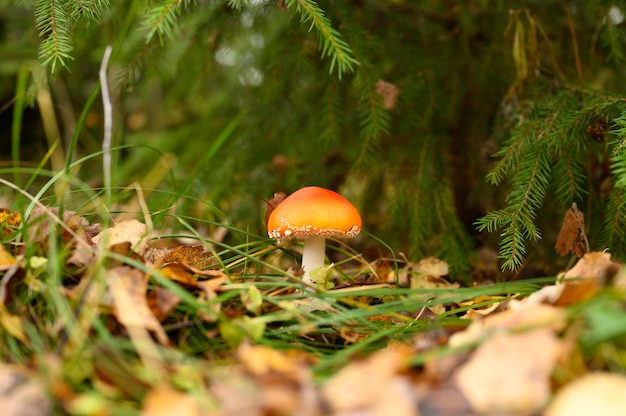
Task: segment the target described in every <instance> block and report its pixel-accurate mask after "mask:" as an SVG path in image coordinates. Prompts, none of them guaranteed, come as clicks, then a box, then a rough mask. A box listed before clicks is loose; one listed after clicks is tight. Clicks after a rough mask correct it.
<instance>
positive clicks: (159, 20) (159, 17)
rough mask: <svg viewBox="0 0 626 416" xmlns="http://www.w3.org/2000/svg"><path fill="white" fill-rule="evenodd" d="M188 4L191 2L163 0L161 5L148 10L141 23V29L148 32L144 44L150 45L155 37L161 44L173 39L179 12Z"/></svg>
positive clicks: (186, 0)
mask: <svg viewBox="0 0 626 416" xmlns="http://www.w3.org/2000/svg"><path fill="white" fill-rule="evenodd" d="M190 2H191V0H184V1H181V0H163V2H162V3H161V4H159V5H157V6H154V7H152V8H151V9H149V10H148V11H147V12H146V15H145V18H144V22H143V27H144V29H146V30H147V32H148V33H147V34H146V43H150V42H151V41H152V39H153V38H154V37H155V36H156V37H157V38H158V39H159V42H161V44H163V43H164V41H165V39H166V38H171V37H173V36H174V32H175V29H176V24H177V22H178V18H179V17H180V14H181V10H182V9H183V8H186V7H187V6H188V5H189V3H190Z"/></svg>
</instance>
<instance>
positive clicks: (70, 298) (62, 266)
mask: <svg viewBox="0 0 626 416" xmlns="http://www.w3.org/2000/svg"><path fill="white" fill-rule="evenodd" d="M92 103H93V100H91V101H90V103H89V105H91V104H92ZM18 116H19V115H18ZM83 119H84V118H82V117H81V120H83ZM237 122H238V119H235V120H233V121H232V122H231V123H230V124H229V125H228V126H227V127H226V129H225V130H224V131H223V132H222V133H220V134H219V135H218V136H217V139H216V141H215V142H214V144H213V145H212V146H209V147H208V149H207V152H206V154H205V155H203V157H202V158H200V161H199V164H198V166H196V167H195V168H193V169H192V171H193V172H194V176H190V177H187V179H184V180H182V181H178V180H177V178H176V175H175V174H174V172H172V171H170V172H165V173H161V176H160V182H158V183H156V186H155V187H153V188H145V187H142V186H140V185H134V186H128V187H113V188H112V189H108V190H107V189H103V188H93V187H92V186H90V185H89V184H88V183H87V182H86V181H84V180H81V179H80V176H79V175H69V172H80V171H81V170H83V169H85V168H86V166H88V165H91V164H94V163H95V162H97V161H98V160H99V159H100V158H101V157H102V155H103V153H102V152H96V153H92V154H90V155H87V156H84V157H81V158H78V159H77V160H75V161H70V157H71V156H68V160H67V164H66V168H65V169H64V170H62V171H59V172H55V171H50V170H45V169H44V168H43V167H42V166H44V164H43V163H42V164H41V165H40V166H39V167H34V168H33V167H21V166H14V167H12V168H3V169H0V174H1V175H3V176H4V177H13V178H16V180H15V181H13V182H11V181H9V180H6V179H1V180H0V183H1V184H2V186H3V187H4V190H6V192H5V193H6V194H7V195H8V196H9V197H10V198H11V199H12V200H13V201H14V202H13V205H12V206H11V207H10V208H12V209H14V210H16V211H17V212H19V213H20V214H21V215H22V216H23V218H24V220H23V221H21V223H19V225H18V226H17V227H15V226H9V225H8V224H7V222H6V221H5V222H4V224H5V227H4V228H3V234H2V236H3V238H2V245H3V247H5V248H6V250H8V251H9V252H10V253H11V254H12V255H13V259H10V260H8V261H7V262H5V263H4V264H0V265H1V266H2V269H1V270H2V271H3V278H2V287H3V288H4V290H5V291H6V292H5V293H7V294H8V297H7V298H6V299H5V302H4V306H3V307H0V357H1V359H2V362H3V363H5V364H15V365H17V366H19V367H20V368H23V369H25V371H31V372H35V373H37V374H38V377H40V378H41V380H43V383H44V387H45V389H46V391H47V392H48V394H49V395H50V397H51V398H52V405H53V408H54V409H53V410H54V412H61V413H69V414H97V413H101V414H115V415H118V414H119V415H125V414H129V415H130V414H137V413H138V412H139V411H140V409H141V408H142V406H143V402H144V400H145V399H146V397H148V396H149V395H150V393H151V392H154V391H159V389H161V388H163V386H168V387H169V388H172V389H175V390H176V391H178V392H182V393H184V394H185V395H188V396H189V397H193V398H194V400H195V401H196V402H197V403H202V406H204V407H203V408H204V409H217V408H218V407H219V406H218V403H217V399H216V398H215V396H214V394H213V393H214V392H213V391H212V390H210V389H209V388H208V387H207V385H209V384H211V383H220V382H221V380H222V377H223V373H222V372H223V371H226V372H227V373H228V372H233V371H236V369H237V368H238V367H237V366H238V365H241V364H240V362H241V357H239V356H238V354H239V351H241V348H242V345H246V344H248V343H252V344H254V345H259V346H265V347H268V348H270V349H271V350H276V351H285V352H286V353H287V354H292V353H293V351H299V353H300V354H305V356H306V357H307V369H308V370H309V371H310V372H311V373H312V377H313V380H314V381H315V383H317V384H323V383H324V382H325V380H328V379H329V378H331V377H332V376H333V375H335V374H337V372H338V371H339V370H340V369H341V368H343V367H344V366H345V365H346V364H347V363H348V362H350V361H353V360H355V359H358V358H362V357H367V356H368V355H370V354H372V353H373V352H376V351H381V350H384V349H387V348H389V347H390V346H391V345H394V344H398V343H407V344H410V343H412V342H414V340H416V339H418V338H419V337H422V336H427V337H428V336H433V334H439V333H443V334H450V333H452V332H455V331H457V330H459V329H462V328H464V327H466V326H467V325H468V323H469V320H467V319H462V318H461V317H462V316H463V315H464V314H465V313H466V312H467V311H468V310H470V309H480V308H484V307H488V306H490V305H491V304H493V303H497V302H501V301H502V300H503V299H512V298H523V297H526V296H528V295H529V294H531V293H533V292H535V291H536V290H537V289H539V288H540V287H542V286H543V285H545V284H550V283H553V282H554V278H544V279H534V280H524V281H512V282H502V283H498V284H493V285H485V286H475V287H455V288H451V287H431V288H428V289H410V288H406V287H397V286H396V285H394V284H389V283H381V282H379V284H374V285H363V284H362V283H361V280H362V279H363V278H365V277H368V276H372V275H373V276H376V275H385V274H387V273H395V275H396V276H399V274H400V271H401V270H402V267H403V266H404V262H405V261H406V260H402V259H401V257H402V256H400V255H396V254H395V253H394V252H393V249H392V248H391V247H389V246H388V245H387V244H385V242H384V241H381V240H380V239H378V238H377V237H376V236H373V235H368V234H365V235H364V237H363V238H367V239H370V240H371V241H374V242H375V243H376V244H378V245H379V246H380V247H381V251H387V252H389V253H390V256H389V257H388V258H387V259H386V260H385V262H386V263H385V265H384V266H383V265H382V263H378V262H371V263H369V262H368V261H367V260H366V259H364V258H363V257H362V256H361V255H360V254H359V253H357V252H355V251H353V250H352V249H351V248H350V247H349V246H347V245H345V244H342V243H341V242H332V243H331V244H330V247H329V248H330V249H331V250H332V251H331V252H332V257H333V258H338V259H339V260H338V261H337V263H336V265H335V269H334V272H333V283H334V285H335V288H331V289H329V290H325V291H310V290H304V287H303V285H302V283H301V281H300V279H299V278H298V277H297V276H295V275H293V274H292V273H291V272H289V269H288V266H290V265H294V264H297V261H298V258H299V253H298V250H299V249H298V247H297V246H293V245H277V244H276V243H275V242H274V241H273V240H270V239H268V238H267V237H266V236H264V235H258V234H255V233H254V232H251V231H249V228H245V227H241V226H238V225H235V224H233V222H232V221H231V220H230V218H229V217H228V215H227V214H226V213H225V212H224V211H223V210H222V209H220V206H219V203H217V202H216V201H205V200H203V199H202V198H199V197H198V196H197V195H193V194H192V192H191V189H192V188H193V178H194V177H195V175H197V174H200V172H201V170H202V167H203V166H205V165H206V164H208V163H209V162H210V161H211V159H212V158H214V157H217V155H218V153H219V150H220V146H221V144H222V143H224V142H225V141H226V140H227V139H228V137H229V135H230V134H232V132H233V131H234V129H235V127H236V124H237ZM78 130H80V125H79V126H78V128H77V131H78ZM77 137H78V135H77V134H75V135H74V140H77V139H76V138H77ZM75 145H76V143H73V144H72V146H70V148H71V149H74V148H75ZM126 150H142V151H146V148H145V147H133V146H119V147H117V148H114V149H113V151H114V152H118V153H121V152H123V151H126ZM147 151H148V152H152V153H153V154H156V155H158V157H159V158H160V157H161V156H163V155H161V154H160V153H159V152H158V151H156V150H154V149H148V150H147ZM72 153H73V151H72ZM14 163H15V164H16V165H17V163H16V162H15V160H14ZM113 177H114V176H113ZM120 179H121V178H117V179H116V180H117V181H120ZM146 182H154V181H153V180H149V181H146ZM20 184H25V185H23V186H22V185H20ZM33 189H34V190H36V192H34V193H31V192H30V190H33ZM60 190H62V193H59V192H60ZM109 193H110V194H111V195H112V196H113V201H111V203H110V204H105V203H104V201H105V199H106V198H105V195H107V194H109ZM53 207H57V208H58V209H52V208H53ZM72 211H76V214H74V213H73V212H72ZM37 212H39V213H41V212H43V215H41V216H40V217H39V220H38V221H33V217H34V213H37ZM191 213H193V214H191ZM64 215H67V216H68V217H64ZM121 217H124V218H129V217H132V218H137V219H140V220H141V221H142V222H144V223H146V224H148V225H150V227H149V228H150V232H151V244H152V246H154V247H159V249H160V250H161V251H164V252H168V250H171V246H168V245H171V244H172V243H174V242H176V241H177V240H179V239H181V238H184V239H185V240H186V242H185V244H186V245H200V246H202V247H204V248H206V249H207V253H205V254H204V255H203V256H201V259H199V260H198V259H195V260H194V261H192V259H191V258H189V259H187V258H183V259H182V260H181V259H180V258H178V259H177V260H176V261H174V262H173V263H176V264H178V263H181V262H183V263H185V261H184V260H189V261H190V265H191V266H196V268H197V269H193V270H191V269H189V268H186V267H187V266H184V267H180V264H178V266H177V267H178V268H176V267H173V268H171V269H168V263H167V262H166V263H162V264H159V261H158V256H156V257H154V258H153V257H151V256H150V255H147V256H145V257H144V256H142V254H143V253H135V252H133V251H132V250H129V249H128V247H126V248H123V247H118V246H115V247H106V246H104V247H99V246H91V245H90V247H89V251H90V257H89V261H87V262H84V263H82V264H81V263H79V264H72V263H71V261H70V259H71V258H72V254H73V253H75V251H76V249H77V248H78V247H79V245H77V241H78V240H84V241H88V240H87V239H86V235H85V234H84V233H85V228H86V225H87V224H89V225H93V224H98V225H100V227H101V228H102V229H106V228H109V227H113V226H115V225H116V224H119V223H120V218H121ZM61 218H64V220H61ZM79 218H82V219H83V221H84V223H83V226H81V227H77V226H76V223H77V222H78V223H80V221H79ZM250 221H251V222H252V221H260V218H258V219H257V218H254V219H251V220H250ZM87 228H88V227H87ZM220 230H221V231H225V232H224V233H221V232H218V231H220ZM176 244H180V243H176ZM168 247H169V248H168ZM368 260H375V259H368ZM181 269H182V272H181ZM211 273H213V274H211ZM409 273H410V272H409ZM222 278H223V280H221V281H220V280H219V279H222ZM360 279H361V280H360ZM216 282H217V283H216ZM143 285H145V286H143ZM159 295H161V296H162V299H161V300H162V301H168V300H169V301H170V302H172V304H173V308H172V309H171V310H166V309H167V308H166V307H164V306H158V303H150V304H148V303H146V302H147V299H148V298H149V299H152V300H153V301H154V299H155V297H156V299H157V300H158V296H159ZM125 297H128V298H129V299H130V301H129V300H128V299H126V298H125ZM619 299H620V298H619V297H617V298H616V297H611V296H610V295H606V296H601V297H599V298H597V299H596V300H594V301H592V302H589V303H587V304H583V305H577V306H576V307H575V308H572V310H571V316H572V320H573V321H575V322H579V325H580V326H581V328H585V331H586V332H585V331H583V330H581V331H582V332H581V334H584V335H585V336H584V338H583V339H582V340H581V345H582V347H583V349H584V351H585V354H587V356H591V357H594V359H595V360H596V363H600V364H599V366H603V365H606V366H610V367H616V366H619V365H622V364H624V362H625V360H624V358H623V357H624V354H623V353H622V349H621V347H620V346H619V345H621V344H619V342H621V339H622V338H623V337H624V334H626V330H625V329H624V322H623V320H621V319H618V318H616V316H619V314H617V313H616V311H621V309H622V306H621V304H620V300H619ZM155 302H156V301H155ZM144 303H145V304H146V305H150V308H151V309H141V308H139V307H138V306H137V304H144ZM124 308H125V310H124V311H123V310H122V309H124ZM146 310H147V312H146ZM433 311H437V312H433ZM124 313H126V315H124ZM142 313H143V314H142ZM159 314H161V316H160V318H159V320H157V318H156V316H158V315H159ZM159 334H163V335H164V338H165V339H166V341H164V340H163V337H161V338H160V336H159ZM616 340H617V341H618V344H615V341H616ZM616 345H617V346H616ZM463 348H471V345H470V346H465V347H463ZM458 351H459V350H458V348H452V347H449V346H448V345H447V344H446V343H445V342H444V343H442V344H441V345H435V346H432V347H431V348H428V349H425V350H415V351H413V352H412V353H411V355H410V357H408V359H407V365H408V366H410V367H414V368H418V367H420V366H422V365H423V364H424V363H425V362H427V361H428V360H429V359H431V358H432V357H435V356H441V355H446V354H455V353H457V352H458ZM268 360H269V359H268ZM268 362H269V361H268ZM228 369H230V370H228ZM242 388H243V387H242Z"/></svg>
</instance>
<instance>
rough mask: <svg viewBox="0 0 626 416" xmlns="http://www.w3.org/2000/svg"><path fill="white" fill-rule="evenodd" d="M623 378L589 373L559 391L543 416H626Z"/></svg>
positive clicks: (622, 376)
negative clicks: (625, 415)
mask: <svg viewBox="0 0 626 416" xmlns="http://www.w3.org/2000/svg"><path fill="white" fill-rule="evenodd" d="M625 391H626V376H624V375H622V374H609V373H590V374H587V375H584V376H582V377H581V378H579V379H576V380H574V381H572V382H571V383H569V384H567V385H565V386H564V387H563V388H561V390H559V391H558V392H557V394H556V396H555V397H554V400H553V401H552V402H551V403H550V405H549V406H548V408H547V409H546V411H545V413H544V414H545V415H546V416H588V415H624V414H626V395H624V392H625Z"/></svg>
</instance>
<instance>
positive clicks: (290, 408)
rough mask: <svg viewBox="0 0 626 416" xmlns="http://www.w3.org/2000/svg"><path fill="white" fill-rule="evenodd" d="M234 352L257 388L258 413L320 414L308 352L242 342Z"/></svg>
mask: <svg viewBox="0 0 626 416" xmlns="http://www.w3.org/2000/svg"><path fill="white" fill-rule="evenodd" d="M236 355H237V358H238V360H239V361H240V362H241V364H242V366H243V369H244V370H245V372H246V373H247V374H248V375H249V376H251V377H252V379H253V380H254V381H255V385H256V386H257V388H258V390H259V400H258V402H257V406H258V407H259V408H260V411H259V413H258V414H283V415H317V414H320V410H319V403H318V400H317V395H316V391H315V387H314V384H313V378H312V374H311V370H310V368H309V365H310V360H311V357H310V356H309V355H308V354H305V353H302V352H300V351H297V352H293V353H291V352H289V351H279V350H276V349H273V348H270V347H266V346H261V345H251V344H249V343H247V342H244V343H242V344H241V345H240V346H239V347H238V348H237V352H236ZM238 414H241V413H238Z"/></svg>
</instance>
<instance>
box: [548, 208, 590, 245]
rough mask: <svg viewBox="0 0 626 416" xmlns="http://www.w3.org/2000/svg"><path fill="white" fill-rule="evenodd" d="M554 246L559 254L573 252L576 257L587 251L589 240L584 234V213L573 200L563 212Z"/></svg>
mask: <svg viewBox="0 0 626 416" xmlns="http://www.w3.org/2000/svg"><path fill="white" fill-rule="evenodd" d="M555 248H556V251H558V252H559V254H560V255H561V256H565V255H567V254H568V253H574V254H575V255H576V257H582V256H583V255H584V254H585V253H588V252H589V241H588V240H587V235H586V234H585V214H584V213H583V212H582V211H580V210H579V209H578V207H577V206H576V203H575V202H574V203H573V204H572V207H571V208H570V209H568V210H567V212H565V216H564V217H563V225H561V230H560V231H559V235H558V237H557V238H556V245H555Z"/></svg>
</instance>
